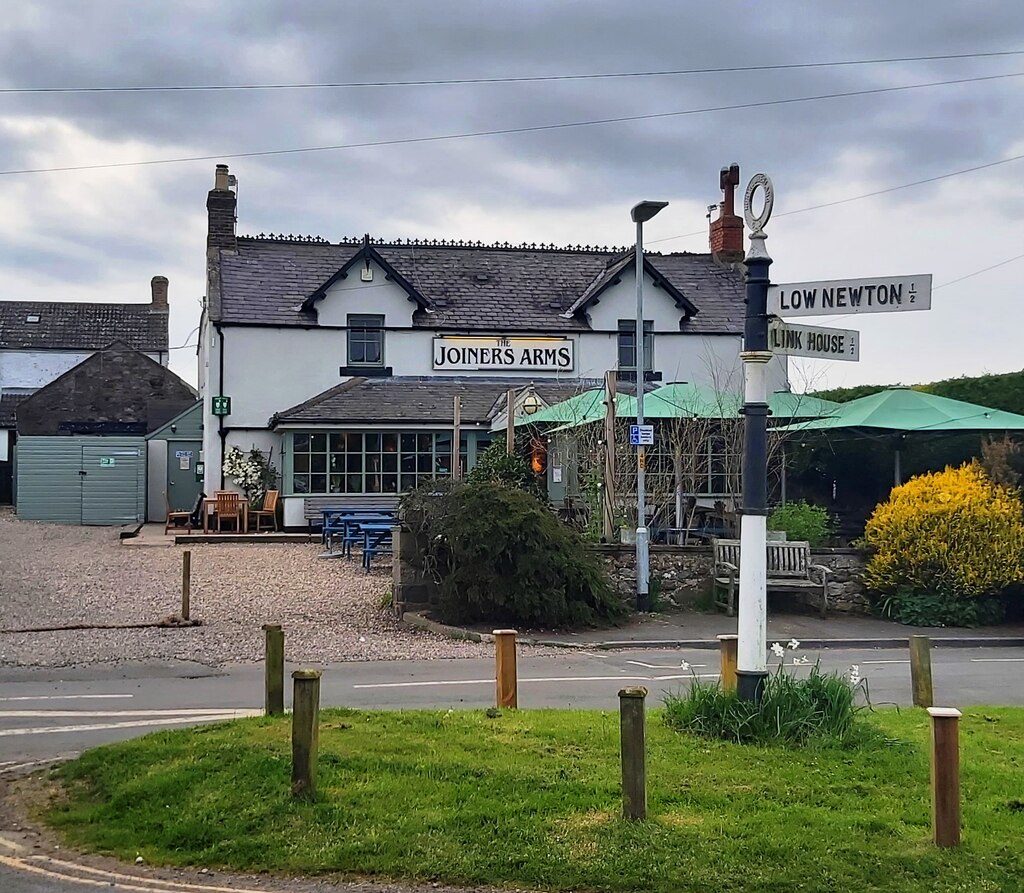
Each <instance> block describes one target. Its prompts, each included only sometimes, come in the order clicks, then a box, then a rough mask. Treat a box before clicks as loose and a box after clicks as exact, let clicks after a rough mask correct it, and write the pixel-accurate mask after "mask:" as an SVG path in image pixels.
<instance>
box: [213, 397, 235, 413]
mask: <svg viewBox="0 0 1024 893" xmlns="http://www.w3.org/2000/svg"><path fill="white" fill-rule="evenodd" d="M213 414H214V415H230V414H231V398H230V397H214V398H213Z"/></svg>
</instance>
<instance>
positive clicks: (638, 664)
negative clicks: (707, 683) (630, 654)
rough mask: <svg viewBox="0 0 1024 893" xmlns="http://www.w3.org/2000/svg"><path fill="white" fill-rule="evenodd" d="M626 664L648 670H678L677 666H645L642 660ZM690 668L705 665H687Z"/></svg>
mask: <svg viewBox="0 0 1024 893" xmlns="http://www.w3.org/2000/svg"><path fill="white" fill-rule="evenodd" d="M626 663H627V664H633V666H636V667H644V668H646V669H648V670H678V669H680V666H679V664H645V663H644V662H643V661H642V660H627V661H626ZM689 666H691V667H706V666H707V664H689Z"/></svg>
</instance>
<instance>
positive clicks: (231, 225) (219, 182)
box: [206, 164, 238, 252]
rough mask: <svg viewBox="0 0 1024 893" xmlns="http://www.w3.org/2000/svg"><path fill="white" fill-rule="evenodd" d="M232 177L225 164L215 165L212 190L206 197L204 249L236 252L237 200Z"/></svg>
mask: <svg viewBox="0 0 1024 893" xmlns="http://www.w3.org/2000/svg"><path fill="white" fill-rule="evenodd" d="M233 180H234V177H232V176H230V175H229V174H228V166H227V165H226V164H218V165H217V173H216V175H215V176H214V181H213V189H211V190H210V193H209V195H207V197H206V212H207V221H208V224H207V230H206V249H207V252H209V251H216V250H218V249H222V250H225V251H237V250H238V243H237V241H236V239H235V219H236V213H235V212H236V206H237V199H236V197H235V193H234V191H233V190H232V188H231V186H232V181H233Z"/></svg>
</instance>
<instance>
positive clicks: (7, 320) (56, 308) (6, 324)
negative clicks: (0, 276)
mask: <svg viewBox="0 0 1024 893" xmlns="http://www.w3.org/2000/svg"><path fill="white" fill-rule="evenodd" d="M112 341H121V342H122V343H123V344H126V345H127V346H128V347H130V348H132V349H133V350H139V351H142V352H143V353H159V352H163V351H166V350H167V313H166V312H159V311H156V310H153V309H152V304H96V303H75V302H70V301H62V302H58V301H52V302H51V301H0V349H8V350H82V351H87V350H101V349H102V348H104V347H106V346H107V345H108V344H110V343H111V342H112Z"/></svg>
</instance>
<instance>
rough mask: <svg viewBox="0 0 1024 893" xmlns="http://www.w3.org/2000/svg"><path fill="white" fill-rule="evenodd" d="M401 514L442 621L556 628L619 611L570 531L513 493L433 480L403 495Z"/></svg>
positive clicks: (605, 618)
mask: <svg viewBox="0 0 1024 893" xmlns="http://www.w3.org/2000/svg"><path fill="white" fill-rule="evenodd" d="M402 513H403V518H404V519H405V522H406V523H407V524H408V525H409V526H410V527H411V528H412V530H413V531H414V532H415V533H416V534H417V535H418V536H419V538H420V540H421V542H422V543H423V544H424V549H425V551H424V554H423V556H422V558H423V561H424V565H425V568H426V569H427V570H428V572H430V573H431V574H432V575H433V577H434V579H435V580H436V581H437V583H438V587H439V593H440V595H439V603H438V605H437V609H438V612H439V613H440V615H441V619H442V620H444V621H446V622H448V623H474V622H478V621H488V622H493V623H508V624H515V625H520V626H524V627H527V628H529V627H535V628H536V627H547V628H564V627H575V626H588V625H594V624H606V623H610V622H614V621H616V620H619V619H620V618H622V617H624V616H625V615H626V613H627V610H626V607H625V605H623V603H622V601H621V599H619V598H618V597H617V596H616V594H615V593H614V591H613V590H612V588H611V585H610V584H609V582H608V580H607V579H606V578H605V576H604V573H603V571H602V568H601V565H600V564H599V563H598V561H597V559H596V558H594V557H593V556H592V555H590V554H589V553H588V552H587V550H586V549H585V548H584V545H583V542H582V540H581V539H580V537H579V536H578V535H577V534H576V533H574V532H573V531H572V530H570V529H569V528H568V527H566V526H565V525H564V524H562V523H561V522H560V521H559V520H558V519H557V518H556V517H555V516H554V515H553V514H552V513H551V512H550V511H549V510H548V509H547V508H546V507H545V506H544V505H542V504H541V503H539V502H538V501H537V500H536V499H535V498H533V497H532V496H529V495H527V494H526V493H524V492H522V491H520V490H514V489H510V488H509V487H508V486H504V485H501V484H495V483H472V482H467V483H454V484H453V483H450V482H449V483H442V482H435V483H432V484H429V485H427V486H426V487H422V488H420V489H419V490H414V491H412V492H411V493H409V494H408V495H407V496H406V497H404V499H403V502H402Z"/></svg>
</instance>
